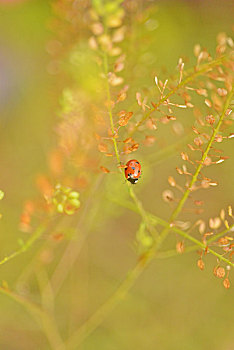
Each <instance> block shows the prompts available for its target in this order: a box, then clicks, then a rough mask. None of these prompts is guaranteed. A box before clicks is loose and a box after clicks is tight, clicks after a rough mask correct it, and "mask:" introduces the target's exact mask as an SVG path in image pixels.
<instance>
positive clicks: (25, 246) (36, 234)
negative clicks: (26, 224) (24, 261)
mask: <svg viewBox="0 0 234 350" xmlns="http://www.w3.org/2000/svg"><path fill="white" fill-rule="evenodd" d="M45 230H46V225H40V226H38V228H37V229H36V230H35V232H34V233H33V234H32V235H31V237H30V238H29V239H28V240H27V241H26V242H25V243H24V244H23V245H22V246H21V247H20V248H19V249H18V250H16V251H15V252H13V253H11V254H10V255H8V256H6V257H5V258H3V259H2V260H1V261H0V265H3V264H5V263H6V262H8V261H9V260H11V259H13V258H15V257H16V256H18V255H20V254H22V253H24V252H26V251H27V250H28V249H29V248H30V247H31V246H32V245H33V244H34V242H35V241H36V240H37V239H38V238H39V237H41V235H42V233H43V232H44V231H45Z"/></svg>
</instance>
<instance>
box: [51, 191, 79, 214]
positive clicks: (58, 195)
mask: <svg viewBox="0 0 234 350" xmlns="http://www.w3.org/2000/svg"><path fill="white" fill-rule="evenodd" d="M79 196H80V194H79V193H78V192H77V191H73V190H72V189H71V188H69V187H66V186H62V185H60V184H58V185H56V187H55V192H54V194H53V197H52V203H53V205H54V206H55V208H56V211H57V212H58V213H61V214H63V213H64V214H67V215H72V214H74V213H75V212H76V210H78V209H79V208H80V201H79Z"/></svg>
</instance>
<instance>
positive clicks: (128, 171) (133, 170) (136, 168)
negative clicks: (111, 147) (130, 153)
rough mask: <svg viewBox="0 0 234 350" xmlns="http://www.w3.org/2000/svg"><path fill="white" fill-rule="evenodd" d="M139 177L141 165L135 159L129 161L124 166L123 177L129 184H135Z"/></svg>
mask: <svg viewBox="0 0 234 350" xmlns="http://www.w3.org/2000/svg"><path fill="white" fill-rule="evenodd" d="M140 176H141V165H140V163H139V162H138V160H136V159H131V160H129V161H128V162H127V164H126V166H125V177H126V179H127V180H128V181H130V182H131V184H135V183H137V181H138V179H139V178H140Z"/></svg>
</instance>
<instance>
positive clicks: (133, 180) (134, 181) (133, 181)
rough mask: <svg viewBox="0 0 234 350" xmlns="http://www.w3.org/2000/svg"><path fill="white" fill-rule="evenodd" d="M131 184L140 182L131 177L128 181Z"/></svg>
mask: <svg viewBox="0 0 234 350" xmlns="http://www.w3.org/2000/svg"><path fill="white" fill-rule="evenodd" d="M127 180H128V181H129V182H131V184H133V185H134V184H136V183H137V182H138V179H133V178H132V177H129V178H128V179H127Z"/></svg>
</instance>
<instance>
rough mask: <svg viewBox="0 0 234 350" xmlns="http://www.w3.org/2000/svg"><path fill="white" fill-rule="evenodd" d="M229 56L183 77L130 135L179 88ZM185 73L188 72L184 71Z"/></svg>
mask: <svg viewBox="0 0 234 350" xmlns="http://www.w3.org/2000/svg"><path fill="white" fill-rule="evenodd" d="M226 58H227V57H226V56H222V57H220V58H217V59H216V60H213V61H211V62H209V63H206V64H204V65H203V66H201V68H200V69H198V70H197V71H195V72H194V73H192V74H190V75H189V76H188V77H187V78H185V79H183V80H182V81H181V83H180V84H178V85H177V86H176V87H175V88H174V89H172V90H171V91H169V92H168V93H167V94H166V95H165V96H164V97H163V98H161V99H160V101H159V102H158V103H157V104H156V105H155V106H154V108H152V109H151V110H150V111H149V112H148V113H146V114H145V115H144V116H143V117H142V118H141V120H139V122H138V123H137V124H136V125H135V127H134V128H133V129H132V131H131V132H130V133H129V137H131V136H132V135H133V134H134V133H135V132H136V131H137V129H138V128H139V126H141V125H142V124H143V123H144V122H145V121H146V120H147V119H148V118H149V117H150V116H151V114H152V113H153V112H154V111H156V110H157V109H158V107H159V106H160V105H161V104H163V103H164V102H165V101H167V99H168V98H169V97H170V96H172V95H174V94H175V93H176V92H177V91H178V90H179V89H181V88H182V87H184V86H185V85H187V84H188V83H189V82H191V81H193V80H194V79H195V78H197V77H198V76H199V75H202V74H203V73H206V72H207V71H209V70H210V69H212V68H214V67H216V66H218V65H219V64H220V63H222V62H223V61H224V60H225V59H226ZM190 71H191V70H189V71H188V72H187V73H189V72H190ZM184 74H186V72H184Z"/></svg>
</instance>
